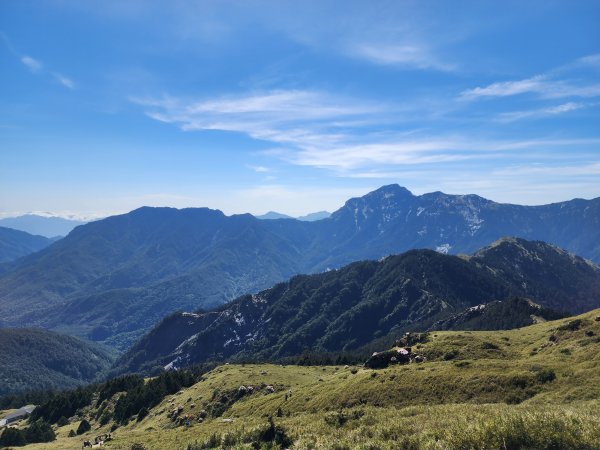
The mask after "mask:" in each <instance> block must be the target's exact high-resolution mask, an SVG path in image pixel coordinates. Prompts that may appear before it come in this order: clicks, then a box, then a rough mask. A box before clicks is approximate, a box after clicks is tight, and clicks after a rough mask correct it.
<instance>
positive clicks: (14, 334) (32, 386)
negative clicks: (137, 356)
mask: <svg viewBox="0 0 600 450" xmlns="http://www.w3.org/2000/svg"><path fill="white" fill-rule="evenodd" d="M113 359H114V355H113V354H112V352H110V351H108V350H107V349H105V348H103V347H101V346H100V345H98V344H94V343H90V342H85V341H82V340H80V339H77V338H74V337H71V336H64V335H61V334H58V333H54V332H51V331H46V330H40V329H27V328H4V329H0V396H4V395H7V394H15V393H18V392H23V391H26V390H27V391H32V390H42V389H66V388H72V387H74V386H77V385H80V384H84V383H89V382H90V381H92V380H94V379H95V378H96V377H97V376H98V375H99V374H101V373H102V372H103V371H104V370H106V369H107V368H108V367H109V366H110V365H111V363H112V361H113Z"/></svg>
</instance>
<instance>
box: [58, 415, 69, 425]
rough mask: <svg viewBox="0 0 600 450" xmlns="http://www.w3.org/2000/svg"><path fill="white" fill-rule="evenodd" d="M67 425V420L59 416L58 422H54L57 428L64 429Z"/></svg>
mask: <svg viewBox="0 0 600 450" xmlns="http://www.w3.org/2000/svg"><path fill="white" fill-rule="evenodd" d="M68 424H69V419H67V418H66V417H65V416H61V417H60V419H58V421H57V422H56V425H58V426H59V427H64V426H65V425H68Z"/></svg>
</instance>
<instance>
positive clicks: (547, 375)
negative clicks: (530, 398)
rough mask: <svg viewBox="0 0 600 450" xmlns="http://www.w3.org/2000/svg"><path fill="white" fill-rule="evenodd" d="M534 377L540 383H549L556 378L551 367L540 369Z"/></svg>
mask: <svg viewBox="0 0 600 450" xmlns="http://www.w3.org/2000/svg"><path fill="white" fill-rule="evenodd" d="M535 378H536V380H538V381H539V382H540V383H549V382H551V381H554V380H555V379H556V373H555V372H554V370H552V369H542V370H539V371H538V372H537V373H536V374H535Z"/></svg>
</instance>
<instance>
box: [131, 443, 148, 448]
mask: <svg viewBox="0 0 600 450" xmlns="http://www.w3.org/2000/svg"><path fill="white" fill-rule="evenodd" d="M130 450H146V447H144V445H143V444H140V443H139V442H134V443H133V444H131V449H130Z"/></svg>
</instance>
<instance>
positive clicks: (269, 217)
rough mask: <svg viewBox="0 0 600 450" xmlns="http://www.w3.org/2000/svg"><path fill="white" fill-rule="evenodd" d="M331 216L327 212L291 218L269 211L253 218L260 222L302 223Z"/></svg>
mask: <svg viewBox="0 0 600 450" xmlns="http://www.w3.org/2000/svg"><path fill="white" fill-rule="evenodd" d="M330 216H331V213H330V212H328V211H317V212H314V213H310V214H306V215H305V216H299V217H292V216H288V215H287V214H281V213H278V212H276V211H269V212H267V213H266V214H261V215H260V216H254V217H256V218H257V219H261V220H276V219H296V220H301V221H303V222H314V221H315V220H322V219H327V218H328V217H330Z"/></svg>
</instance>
